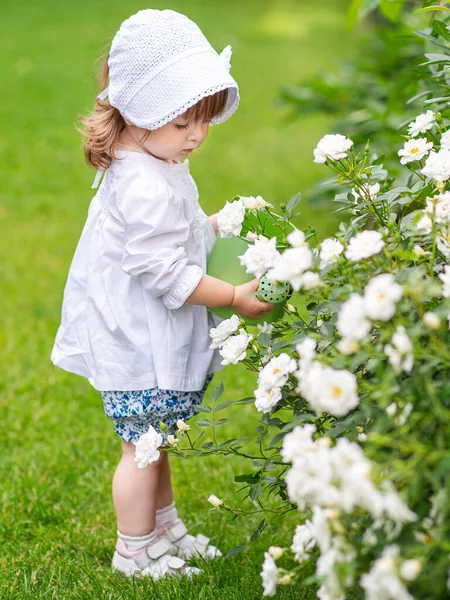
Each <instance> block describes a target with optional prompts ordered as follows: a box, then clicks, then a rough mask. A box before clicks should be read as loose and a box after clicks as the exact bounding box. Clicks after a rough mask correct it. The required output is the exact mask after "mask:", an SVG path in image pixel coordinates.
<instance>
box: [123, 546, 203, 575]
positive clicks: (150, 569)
mask: <svg viewBox="0 0 450 600" xmlns="http://www.w3.org/2000/svg"><path fill="white" fill-rule="evenodd" d="M175 552H176V548H174V546H172V544H171V543H170V542H169V541H168V540H165V539H159V540H158V541H156V542H155V543H153V544H151V545H150V546H146V547H145V548H141V549H140V550H136V551H135V552H130V550H128V549H127V547H126V545H125V542H124V541H123V540H121V539H120V538H119V539H118V540H117V544H116V551H115V552H114V556H113V559H112V568H113V570H115V571H120V572H121V573H123V574H124V575H126V576H127V577H132V576H133V575H134V576H138V577H145V576H149V577H152V578H153V579H159V578H160V577H163V576H164V575H178V576H179V575H187V576H188V577H191V576H192V575H196V574H198V573H201V570H200V569H197V568H195V567H189V566H188V565H187V564H186V563H185V561H184V560H182V559H181V558H178V557H177V556H173V554H174V553H175Z"/></svg>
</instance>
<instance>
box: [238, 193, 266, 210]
mask: <svg viewBox="0 0 450 600" xmlns="http://www.w3.org/2000/svg"><path fill="white" fill-rule="evenodd" d="M240 200H241V201H242V203H243V204H244V206H245V208H248V209H249V210H259V209H261V208H266V207H267V206H271V204H269V203H268V202H266V201H265V200H264V198H262V197H261V196H256V198H255V197H254V196H249V197H248V198H247V197H244V196H241V197H240Z"/></svg>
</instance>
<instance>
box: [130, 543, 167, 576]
mask: <svg viewBox="0 0 450 600" xmlns="http://www.w3.org/2000/svg"><path fill="white" fill-rule="evenodd" d="M170 550H172V544H171V543H170V542H168V541H167V540H164V539H161V540H158V541H157V542H155V543H154V544H152V545H151V546H148V547H147V549H146V552H142V553H141V554H140V555H138V556H136V557H135V559H134V560H135V562H136V564H137V565H138V567H139V568H141V569H145V567H147V566H148V565H149V564H150V563H151V561H154V560H157V559H158V558H161V556H163V555H164V554H171V552H170Z"/></svg>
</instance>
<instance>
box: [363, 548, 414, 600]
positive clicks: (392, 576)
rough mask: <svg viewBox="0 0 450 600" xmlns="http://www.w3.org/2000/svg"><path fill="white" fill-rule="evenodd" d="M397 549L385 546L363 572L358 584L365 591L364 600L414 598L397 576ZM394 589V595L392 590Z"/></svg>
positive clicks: (406, 599)
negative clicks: (379, 555) (370, 565)
mask: <svg viewBox="0 0 450 600" xmlns="http://www.w3.org/2000/svg"><path fill="white" fill-rule="evenodd" d="M397 555H398V549H397V548H396V547H393V546H387V547H386V548H385V549H384V550H383V554H382V555H381V558H378V559H377V560H376V561H375V562H374V563H373V564H372V567H371V569H370V571H369V572H368V573H365V574H364V575H363V576H362V577H361V579H360V584H361V587H362V588H363V590H364V592H365V598H366V600H380V599H381V598H384V599H386V600H388V599H394V598H395V600H414V598H413V596H411V594H410V593H409V592H408V590H407V589H406V587H405V586H404V585H403V583H402V582H401V581H400V579H399V578H398V574H397V567H396V558H397ZM393 591H395V595H393V594H392V592H393Z"/></svg>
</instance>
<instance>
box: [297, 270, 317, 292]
mask: <svg viewBox="0 0 450 600" xmlns="http://www.w3.org/2000/svg"><path fill="white" fill-rule="evenodd" d="M320 283H321V281H320V276H319V275H318V273H313V272H312V271H305V272H304V273H303V275H300V277H299V278H298V285H299V289H302V288H304V289H305V290H312V289H314V288H316V287H317V286H319V285H320Z"/></svg>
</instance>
